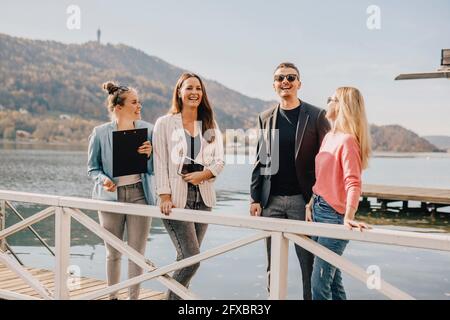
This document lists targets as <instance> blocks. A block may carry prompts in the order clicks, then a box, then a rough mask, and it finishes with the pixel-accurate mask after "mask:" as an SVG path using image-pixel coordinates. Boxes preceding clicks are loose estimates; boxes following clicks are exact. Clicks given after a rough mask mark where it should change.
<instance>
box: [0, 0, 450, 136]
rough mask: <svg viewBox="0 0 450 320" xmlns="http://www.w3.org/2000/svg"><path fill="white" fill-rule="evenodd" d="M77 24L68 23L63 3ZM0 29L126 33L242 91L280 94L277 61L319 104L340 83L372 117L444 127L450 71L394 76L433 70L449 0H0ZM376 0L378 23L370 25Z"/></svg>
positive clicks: (25, 33)
mask: <svg viewBox="0 0 450 320" xmlns="http://www.w3.org/2000/svg"><path fill="white" fill-rule="evenodd" d="M71 4H75V5H78V6H79V7H80V9H81V29H80V30H69V29H67V27H66V21H67V18H68V14H67V13H66V9H67V7H68V6H69V5H71ZM0 5H1V8H2V9H1V12H2V13H3V14H2V19H0V32H1V33H6V34H10V35H14V36H21V37H26V38H32V39H51V40H57V41H61V42H65V43H82V42H86V41H89V40H94V39H95V37H96V30H97V28H98V27H100V28H101V29H102V33H103V35H102V40H103V42H110V43H125V44H128V45H131V46H133V47H136V48H139V49H141V50H143V51H145V52H146V53H148V54H151V55H155V56H158V57H159V58H161V59H164V60H166V61H168V62H170V63H172V64H174V65H177V66H180V67H183V68H186V69H189V70H192V71H194V72H197V73H199V74H201V75H203V76H204V77H206V78H209V79H214V80H217V81H219V82H221V83H223V84H224V85H226V86H228V87H230V88H232V89H235V90H238V91H240V92H242V93H244V94H246V95H249V96H252V97H258V98H262V99H267V100H269V99H276V96H275V94H274V92H273V89H272V73H273V69H274V67H275V66H276V65H277V64H278V63H279V62H281V61H285V60H288V61H292V62H295V63H296V64H297V65H298V66H299V68H300V71H301V74H302V81H303V88H302V90H301V93H300V97H301V98H302V99H304V100H306V101H308V102H310V103H313V104H316V105H318V106H321V107H325V100H326V98H327V97H328V96H329V95H331V94H332V93H333V91H334V89H335V88H336V87H338V86H342V85H353V86H356V87H358V88H360V89H361V91H362V92H363V94H364V96H365V98H366V103H367V109H368V117H369V121H370V122H371V123H374V124H378V125H382V124H401V125H403V126H405V127H407V128H408V129H411V130H414V131H415V132H417V133H418V134H420V135H433V134H445V135H450V81H449V80H446V79H437V80H416V81H399V82H397V81H394V80H393V79H394V78H395V76H396V75H397V74H399V73H402V72H416V71H418V72H420V71H433V70H435V69H437V68H438V67H439V64H440V52H441V49H442V48H450V1H448V0H430V1H418V0H412V1H406V0H390V1H388V0H371V1H365V0H341V1H335V0H323V1H314V2H313V1H303V0H296V1H294V0H286V1H282V2H279V1H272V2H270V3H267V2H264V1H256V0H240V1H238V0H228V1H223V0H222V1H219V0H210V1H207V0H190V1H180V0H179V1H174V0H165V1H143V0H142V1H141V0H128V1H116V0H109V1H105V0H96V1H92V0H91V1H88V0H83V1H81V0H70V1H66V0H39V1H23V0H15V1H5V0H0ZM370 5H377V6H378V7H379V8H380V10H381V11H380V13H381V29H380V30H369V29H368V28H367V25H366V22H367V19H368V18H369V14H367V12H366V10H367V8H368V7H369V6H370Z"/></svg>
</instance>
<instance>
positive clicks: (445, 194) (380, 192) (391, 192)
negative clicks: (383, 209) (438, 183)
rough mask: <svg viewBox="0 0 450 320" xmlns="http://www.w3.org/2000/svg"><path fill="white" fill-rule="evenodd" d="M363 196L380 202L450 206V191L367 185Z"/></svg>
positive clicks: (364, 187)
mask: <svg viewBox="0 0 450 320" xmlns="http://www.w3.org/2000/svg"><path fill="white" fill-rule="evenodd" d="M362 196H363V197H364V198H377V199H380V200H381V199H383V200H398V201H419V202H428V203H433V204H444V205H449V206H450V189H434V188H414V187H400V186H384V185H373V184H365V185H363V192H362Z"/></svg>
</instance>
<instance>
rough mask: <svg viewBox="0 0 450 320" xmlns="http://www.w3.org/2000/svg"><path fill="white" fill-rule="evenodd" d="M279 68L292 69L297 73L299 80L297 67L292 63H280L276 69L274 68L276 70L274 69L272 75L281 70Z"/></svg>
mask: <svg viewBox="0 0 450 320" xmlns="http://www.w3.org/2000/svg"><path fill="white" fill-rule="evenodd" d="M281 68H292V69H294V70H295V71H297V74H298V77H299V78H300V71H298V68H297V66H296V65H295V64H293V63H292V62H282V63H280V64H279V65H278V67H276V69H275V71H274V72H273V73H275V72H277V70H278V69H281Z"/></svg>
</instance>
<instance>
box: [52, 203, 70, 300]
mask: <svg viewBox="0 0 450 320" xmlns="http://www.w3.org/2000/svg"><path fill="white" fill-rule="evenodd" d="M55 233H56V235H55V248H56V252H55V253H56V259H55V261H56V267H55V298H56V299H58V300H67V299H69V287H68V280H69V274H68V269H69V260H70V214H69V213H68V212H66V211H65V210H63V209H62V208H61V207H57V208H56V209H55Z"/></svg>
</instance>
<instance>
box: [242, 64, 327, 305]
mask: <svg viewBox="0 0 450 320" xmlns="http://www.w3.org/2000/svg"><path fill="white" fill-rule="evenodd" d="M273 87H274V89H275V91H276V93H277V95H278V96H279V98H280V100H279V101H280V103H279V104H278V105H277V106H276V107H273V108H271V109H269V110H266V111H264V112H263V113H261V114H260V115H259V119H258V126H259V139H258V147H257V158H256V163H255V166H254V169H253V172H252V181H251V188H250V195H251V206H250V214H251V215H252V216H263V217H270V218H282V219H294V220H301V221H305V205H306V203H308V202H309V200H310V198H311V196H312V187H313V185H314V183H315V180H316V179H315V158H316V155H317V153H318V152H319V148H320V145H321V143H322V140H323V138H324V136H325V135H326V133H327V132H328V131H329V130H330V124H329V122H328V120H327V119H326V118H325V110H322V109H319V108H317V107H315V106H312V105H310V104H308V103H306V102H304V101H302V100H300V99H299V98H298V90H299V89H300V88H301V81H300V73H299V70H298V68H297V67H296V66H295V65H294V64H292V63H289V62H286V63H282V64H280V65H279V66H278V67H277V68H276V69H275V73H274V83H273ZM266 243H267V256H268V266H267V271H268V279H270V241H267V242H266ZM295 250H296V253H297V257H298V259H299V262H300V267H301V270H302V279H303V298H304V299H305V300H310V299H311V274H312V266H313V261H314V256H313V255H312V254H311V253H310V252H308V251H306V250H305V249H303V248H301V247H299V246H298V245H296V246H295Z"/></svg>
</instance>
